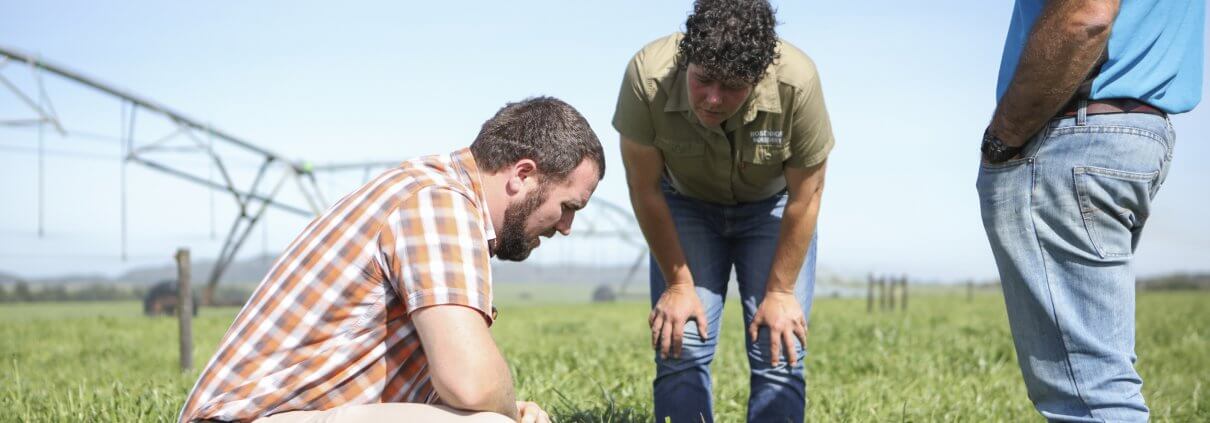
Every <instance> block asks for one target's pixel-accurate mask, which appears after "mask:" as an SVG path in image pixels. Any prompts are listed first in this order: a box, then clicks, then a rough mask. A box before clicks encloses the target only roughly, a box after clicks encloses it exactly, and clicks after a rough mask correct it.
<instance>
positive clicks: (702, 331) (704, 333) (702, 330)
mask: <svg viewBox="0 0 1210 423" xmlns="http://www.w3.org/2000/svg"><path fill="white" fill-rule="evenodd" d="M693 320H694V321H696V322H697V335H698V336H699V337H701V338H702V341H705V340H707V339H710V324H709V323H706V310H705V309H702V308H701V307H698V308H697V313H695V314H694V315H693Z"/></svg>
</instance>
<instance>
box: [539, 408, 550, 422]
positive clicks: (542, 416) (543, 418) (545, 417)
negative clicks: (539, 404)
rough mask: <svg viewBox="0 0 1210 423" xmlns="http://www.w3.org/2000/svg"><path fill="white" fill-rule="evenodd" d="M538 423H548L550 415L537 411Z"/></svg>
mask: <svg viewBox="0 0 1210 423" xmlns="http://www.w3.org/2000/svg"><path fill="white" fill-rule="evenodd" d="M538 423H550V414H546V412H545V411H541V410H539V411H538Z"/></svg>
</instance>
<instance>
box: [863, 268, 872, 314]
mask: <svg viewBox="0 0 1210 423" xmlns="http://www.w3.org/2000/svg"><path fill="white" fill-rule="evenodd" d="M868 280H869V282H870V289H869V291H867V292H866V296H865V312H866V313H873V312H874V274H873V273H871V274H870V275H869V276H868Z"/></svg>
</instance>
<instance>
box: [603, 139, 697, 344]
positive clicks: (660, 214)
mask: <svg viewBox="0 0 1210 423" xmlns="http://www.w3.org/2000/svg"><path fill="white" fill-rule="evenodd" d="M622 163H623V165H624V166H625V167H626V185H627V186H628V187H629V189H630V204H631V206H633V207H634V215H635V217H636V218H637V219H638V221H639V229H640V230H642V231H643V237H644V238H646V239H647V245H648V247H649V248H650V249H651V253H652V254H653V255H655V261H656V264H658V265H659V266H660V272H661V273H663V275H664V282H665V284H666V285H667V286H666V287H665V290H664V294H663V295H662V296H661V297H660V299H659V301H657V302H656V305H655V306H654V307H652V310H651V315H650V316H649V317H648V324H649V325H650V326H651V344H652V347H653V348H657V349H659V351H660V353H661V355H664V356H668V355H672V356H673V357H679V356H680V351H681V339H682V333H683V332H684V327H685V323H687V322H688V321H689V320H696V321H697V327H698V334H699V335H701V337H702V338H706V337H707V336H708V334H707V331H708V326H709V325H708V323H707V322H706V312H705V309H704V308H703V307H702V304H701V300H700V299H699V298H698V297H697V292H696V291H694V286H693V275H692V274H691V273H690V272H689V264H688V262H686V261H685V254H684V252H683V251H682V250H681V243H680V239H679V238H677V235H676V226H675V224H674V223H673V221H672V211H671V210H670V209H669V208H668V202H667V201H664V193H663V192H662V191H661V190H660V174H661V173H662V172H663V170H664V156H663V155H662V154H660V151H659V149H657V148H655V147H652V146H649V145H643V144H639V143H637V142H634V141H632V140H630V139H628V138H626V137H625V136H623V137H622Z"/></svg>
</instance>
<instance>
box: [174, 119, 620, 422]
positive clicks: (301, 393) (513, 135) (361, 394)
mask: <svg viewBox="0 0 1210 423" xmlns="http://www.w3.org/2000/svg"><path fill="white" fill-rule="evenodd" d="M604 174H605V158H604V154H603V152H602V150H601V144H600V141H599V140H598V139H597V136H596V135H595V134H594V133H593V131H592V128H590V127H589V125H588V122H587V121H586V120H585V119H584V117H583V116H581V115H580V113H578V112H577V111H576V110H575V109H574V108H572V107H571V106H570V105H568V104H566V103H564V102H562V101H560V100H557V99H554V98H549V97H542V98H533V99H528V100H525V101H522V102H518V103H511V104H508V105H507V106H505V107H504V108H502V109H501V110H500V111H499V112H497V113H496V115H495V116H494V117H492V118H491V119H490V120H488V121H487V122H486V123H484V125H483V128H482V129H481V130H480V132H479V135H478V136H477V137H476V139H475V141H474V143H473V144H471V146H470V147H469V148H465V149H461V150H458V151H455V152H453V153H451V154H449V155H438V156H428V157H420V158H416V159H413V160H409V161H407V162H405V163H403V164H402V165H400V166H399V167H397V168H394V169H391V170H389V171H387V172H385V173H383V174H381V175H379V176H378V177H376V178H375V179H374V180H372V181H370V182H369V183H367V184H365V185H364V186H362V187H361V188H359V189H357V190H356V191H354V192H353V193H351V194H349V195H348V196H346V197H345V198H343V199H341V200H340V201H339V202H338V203H336V205H334V206H333V207H332V208H331V209H329V210H328V211H327V212H326V213H324V214H323V215H322V216H320V217H319V218H317V219H316V220H315V221H314V222H311V224H310V225H309V226H308V227H307V228H306V229H305V230H304V231H303V232H302V234H301V235H299V237H298V238H297V239H295V240H294V242H293V243H291V244H290V245H289V246H288V247H287V248H286V250H285V252H284V253H283V255H282V256H281V257H280V258H279V259H278V260H277V262H276V263H275V264H274V265H273V268H272V269H271V270H270V271H269V274H268V275H267V276H266V277H265V279H264V280H263V281H262V282H261V284H260V286H259V287H258V288H257V289H256V291H255V292H254V293H253V294H252V297H251V298H250V299H249V300H248V303H247V304H246V305H245V306H244V309H243V310H242V311H240V313H239V315H238V316H237V317H236V319H235V322H234V323H233V324H232V325H231V328H230V329H229V330H228V331H227V334H226V335H225V336H224V337H223V340H222V343H221V344H220V346H219V348H218V350H217V351H216V352H215V354H214V356H213V358H211V360H210V363H209V364H208V365H207V366H206V369H205V370H204V371H203V372H202V374H201V377H200V378H199V379H198V381H197V384H196V385H195V386H194V387H193V391H192V393H190V395H189V399H188V400H187V401H186V402H185V405H184V407H183V409H182V410H181V415H180V419H179V420H180V421H181V422H189V421H199V420H204V421H253V420H257V421H262V422H264V421H267V422H302V421H325V422H327V421H339V422H343V421H425V422H430V421H444V420H483V421H508V420H507V419H506V417H507V418H508V419H514V420H521V421H547V420H548V418H547V416H546V413H545V412H544V411H542V410H541V409H540V408H539V407H538V406H537V405H535V404H533V403H529V402H517V401H516V399H515V398H514V393H513V381H512V378H511V376H510V375H509V370H508V365H507V364H506V363H505V361H504V357H502V356H501V354H500V351H499V350H498V349H497V348H496V344H495V342H494V341H493V340H492V337H491V334H490V333H489V330H488V327H489V326H490V325H491V324H492V322H493V320H494V318H495V316H494V313H493V308H492V280H491V269H490V268H489V264H488V262H489V258H490V257H491V256H492V255H495V256H496V257H498V258H500V259H502V260H514V261H519V260H523V259H525V258H526V257H527V256H529V253H530V251H531V250H533V249H534V248H535V247H537V246H538V244H539V243H540V240H539V238H538V237H539V236H545V237H551V236H554V234H555V232H556V231H557V232H559V233H562V234H563V235H568V234H570V232H571V224H572V219H573V218H574V216H575V214H576V211H577V210H580V209H581V208H583V207H584V206H585V205H586V204H587V202H588V199H589V197H590V196H591V195H592V193H593V191H594V190H595V189H596V187H597V182H598V181H600V179H601V178H602V177H603V176H604Z"/></svg>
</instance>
